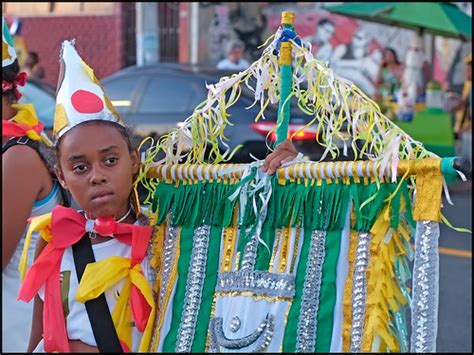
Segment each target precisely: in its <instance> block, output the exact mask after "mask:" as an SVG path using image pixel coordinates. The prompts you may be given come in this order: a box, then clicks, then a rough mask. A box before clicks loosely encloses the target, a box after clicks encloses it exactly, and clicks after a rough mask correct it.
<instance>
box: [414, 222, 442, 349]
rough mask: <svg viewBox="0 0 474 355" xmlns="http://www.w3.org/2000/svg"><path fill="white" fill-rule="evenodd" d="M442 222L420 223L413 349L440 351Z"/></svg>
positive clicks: (416, 246)
mask: <svg viewBox="0 0 474 355" xmlns="http://www.w3.org/2000/svg"><path fill="white" fill-rule="evenodd" d="M438 238H439V224H438V223H436V222H432V221H422V222H418V223H417V224H416V237H415V261H414V265H413V294H412V295H413V296H412V310H411V317H412V318H411V328H412V333H411V344H410V352H414V353H427V352H436V336H437V328H438V324H437V322H438V320H437V319H438V292H439V288H438V287H439V285H438V280H439V255H438Z"/></svg>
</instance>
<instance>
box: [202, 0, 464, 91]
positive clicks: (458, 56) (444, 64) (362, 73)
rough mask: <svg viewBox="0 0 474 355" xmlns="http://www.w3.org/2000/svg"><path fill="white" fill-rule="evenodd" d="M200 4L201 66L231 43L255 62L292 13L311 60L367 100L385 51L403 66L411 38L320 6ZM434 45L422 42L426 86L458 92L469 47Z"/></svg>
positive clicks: (214, 60)
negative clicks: (349, 83)
mask: <svg viewBox="0 0 474 355" xmlns="http://www.w3.org/2000/svg"><path fill="white" fill-rule="evenodd" d="M202 4H204V6H201V7H202V9H203V10H204V11H205V12H207V18H208V19H209V21H207V22H206V21H205V20H204V21H203V22H202V23H206V24H207V28H202V30H203V32H204V33H205V34H206V39H205V40H204V41H201V43H202V44H203V45H207V48H206V50H205V51H204V50H203V49H202V48H201V54H202V57H201V59H202V61H204V62H207V63H210V64H211V65H215V64H216V63H217V62H218V61H219V60H221V59H223V58H225V56H226V43H228V42H229V41H230V40H232V39H238V40H240V41H242V42H243V43H244V44H245V47H246V52H245V56H246V58H247V59H248V60H250V61H254V60H256V59H257V58H258V57H259V55H260V54H261V49H258V48H257V47H258V46H259V45H260V44H262V43H263V42H264V41H265V39H267V38H268V37H269V36H270V35H271V34H273V33H274V32H275V31H276V29H277V28H278V26H279V25H280V18H281V12H282V11H285V10H290V11H294V12H295V15H296V16H295V29H296V31H297V33H298V34H299V35H300V37H301V38H302V39H303V40H304V41H306V42H309V43H310V44H311V46H312V52H313V54H314V55H315V56H316V57H317V58H318V59H320V60H323V61H326V62H328V64H329V66H330V67H331V68H332V69H334V70H335V71H336V72H337V73H338V74H339V75H340V76H342V77H345V78H347V79H349V80H351V81H353V82H354V83H355V84H356V85H357V86H359V87H360V88H361V89H362V90H364V91H365V92H366V93H367V94H368V95H373V94H374V93H375V91H376V84H375V82H376V79H377V75H378V73H379V69H380V64H381V60H382V51H383V49H384V48H387V47H388V48H392V49H394V51H395V52H396V54H397V57H398V59H399V61H400V62H402V63H403V62H405V58H406V55H407V51H408V47H409V44H410V43H411V41H412V38H413V36H414V32H413V31H410V30H406V29H401V28H397V27H392V26H386V25H381V24H375V23H370V22H366V21H360V20H355V19H351V18H348V17H345V16H341V15H336V14H332V13H329V12H328V11H326V10H324V9H323V8H322V4H323V3H202ZM332 4H334V3H332ZM466 11H470V8H469V9H467V10H466ZM432 43H433V42H432V37H431V36H429V35H428V36H425V38H424V43H423V45H424V52H425V53H424V55H423V61H424V62H425V66H426V68H428V70H427V71H426V73H425V78H424V80H425V82H426V81H427V80H430V79H434V80H438V81H440V82H441V83H442V85H443V86H444V87H445V88H454V89H456V90H459V89H460V87H461V86H462V83H463V81H464V72H463V65H462V59H463V58H464V56H465V55H467V53H469V52H470V50H471V44H470V43H464V44H463V43H462V42H461V41H459V40H453V39H446V38H442V37H439V36H438V37H436V38H435V41H434V44H435V48H434V51H432V50H431V47H432ZM203 52H205V53H203Z"/></svg>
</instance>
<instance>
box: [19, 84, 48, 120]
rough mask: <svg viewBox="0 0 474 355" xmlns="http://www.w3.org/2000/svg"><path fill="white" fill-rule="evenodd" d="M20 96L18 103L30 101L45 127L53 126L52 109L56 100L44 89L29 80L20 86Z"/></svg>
mask: <svg viewBox="0 0 474 355" xmlns="http://www.w3.org/2000/svg"><path fill="white" fill-rule="evenodd" d="M21 93H22V97H21V99H20V101H19V102H18V103H20V104H25V103H31V104H33V105H34V107H35V111H36V114H37V116H38V118H39V119H40V120H41V122H43V124H44V127H45V128H46V129H52V128H53V121H54V109H55V107H56V100H55V98H54V96H51V95H50V94H49V93H47V92H46V91H44V90H42V89H40V88H39V87H38V86H36V85H34V84H32V83H31V82H28V81H27V82H26V84H25V86H24V87H22V88H21Z"/></svg>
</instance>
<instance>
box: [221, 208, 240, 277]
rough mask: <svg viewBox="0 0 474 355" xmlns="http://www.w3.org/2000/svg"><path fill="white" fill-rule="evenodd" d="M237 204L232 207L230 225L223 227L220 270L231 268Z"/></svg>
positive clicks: (235, 233) (235, 234)
mask: <svg viewBox="0 0 474 355" xmlns="http://www.w3.org/2000/svg"><path fill="white" fill-rule="evenodd" d="M237 216H238V210H237V204H236V205H235V207H234V215H233V216H232V225H231V226H230V227H226V228H224V245H223V257H222V262H221V272H230V271H231V269H232V259H233V257H234V250H235V241H236V239H237V238H236V236H237Z"/></svg>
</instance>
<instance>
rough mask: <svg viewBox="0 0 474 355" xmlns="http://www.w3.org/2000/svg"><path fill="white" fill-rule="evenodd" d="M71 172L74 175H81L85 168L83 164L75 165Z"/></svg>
mask: <svg viewBox="0 0 474 355" xmlns="http://www.w3.org/2000/svg"><path fill="white" fill-rule="evenodd" d="M72 170H73V171H74V172H75V173H83V172H85V171H86V170H87V166H86V165H85V164H77V165H74V166H73V167H72Z"/></svg>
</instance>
